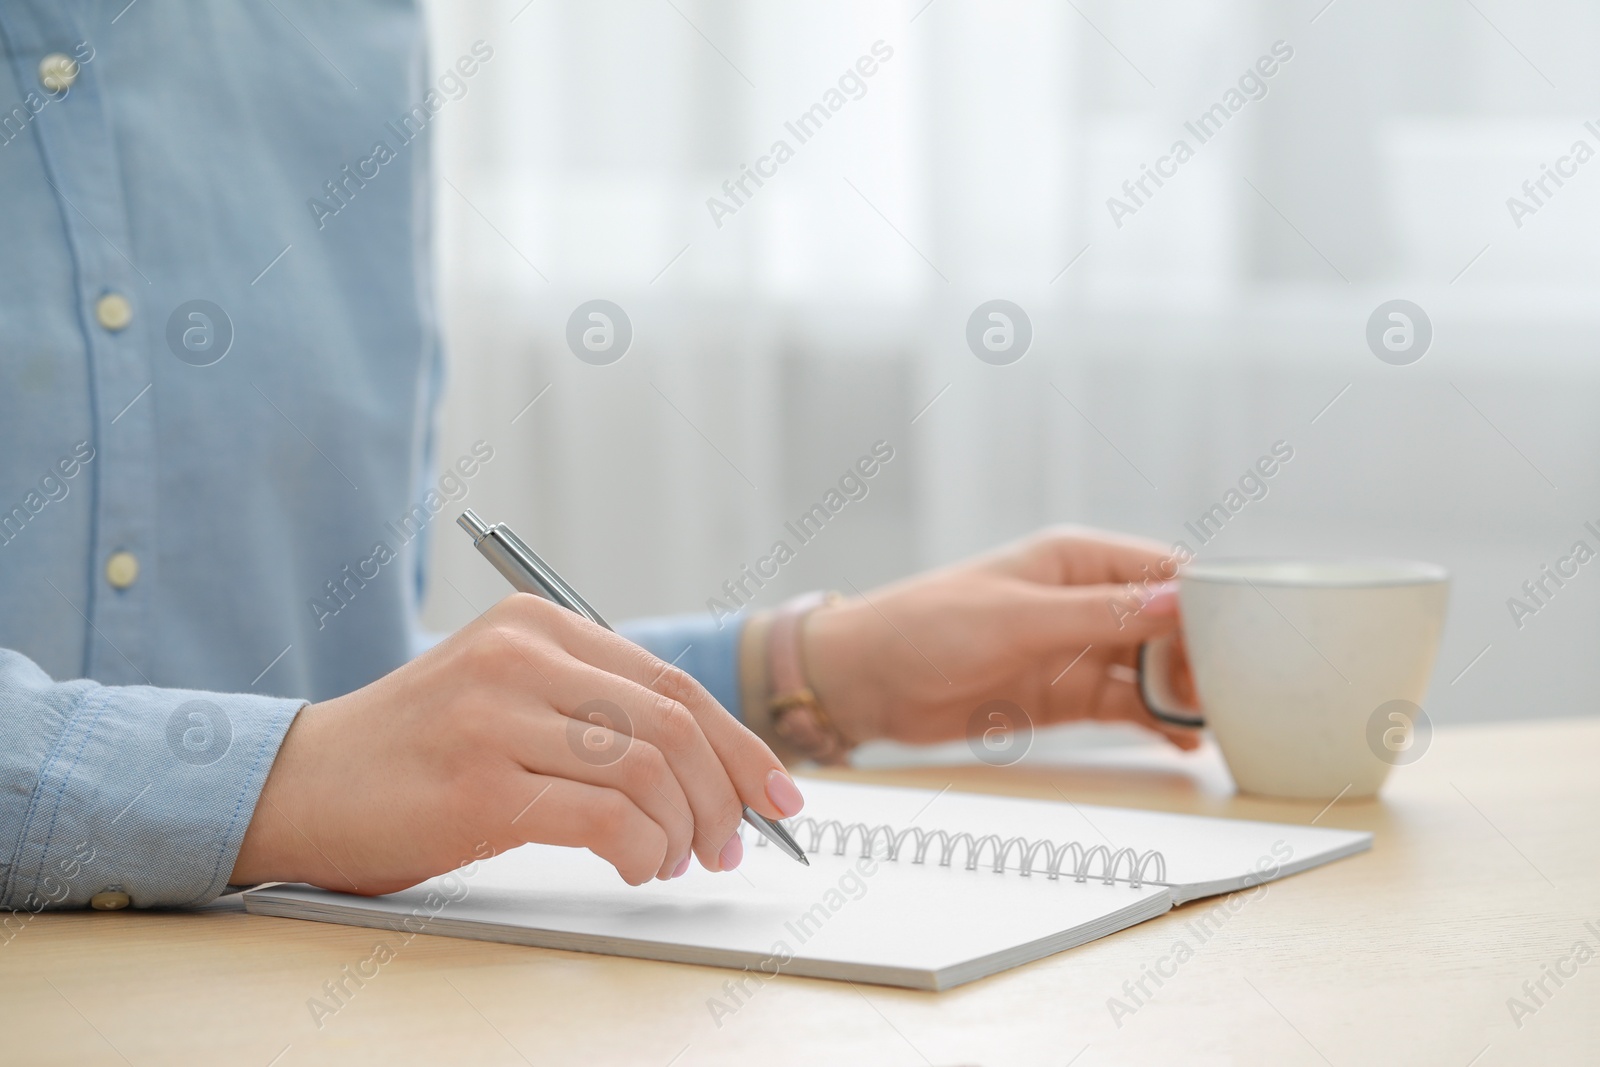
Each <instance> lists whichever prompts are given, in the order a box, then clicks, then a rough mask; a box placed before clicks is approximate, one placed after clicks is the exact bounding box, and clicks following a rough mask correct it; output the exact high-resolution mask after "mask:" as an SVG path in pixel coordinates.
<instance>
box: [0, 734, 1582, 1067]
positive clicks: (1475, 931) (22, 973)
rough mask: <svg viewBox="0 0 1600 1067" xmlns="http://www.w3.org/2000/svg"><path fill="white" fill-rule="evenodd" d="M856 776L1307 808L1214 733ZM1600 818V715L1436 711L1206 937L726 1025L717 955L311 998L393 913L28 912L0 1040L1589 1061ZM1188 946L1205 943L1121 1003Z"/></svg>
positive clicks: (518, 959) (176, 1051)
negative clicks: (1360, 792) (1449, 716)
mask: <svg viewBox="0 0 1600 1067" xmlns="http://www.w3.org/2000/svg"><path fill="white" fill-rule="evenodd" d="M851 773H853V774H854V775H855V776H856V777H859V778H862V779H870V780H878V781H885V782H892V783H897V784H909V785H920V786H927V787H931V788H935V789H937V788H942V787H944V786H945V785H948V784H952V783H953V784H954V787H955V788H957V789H962V790H969V791H980V790H986V791H992V792H1000V793H1012V794H1016V795H1024V796H1035V797H1045V798H1055V797H1057V796H1058V792H1057V791H1058V790H1059V795H1065V796H1066V797H1068V798H1070V799H1072V800H1074V801H1080V802H1087V803H1095V804H1114V805H1123V806H1128V807H1141V808H1159V809H1162V810H1167V811H1185V812H1197V813H1202V814H1210V815H1231V816H1239V817H1244V818H1252V819H1269V820H1275V821H1282V822H1299V823H1304V822H1309V821H1310V820H1311V819H1313V818H1314V817H1316V816H1317V815H1318V809H1319V808H1320V807H1322V805H1321V804H1304V803H1288V802H1274V801H1267V800H1262V799H1258V798H1252V797H1245V796H1236V795H1234V794H1233V793H1232V791H1231V788H1230V786H1229V784H1228V780H1227V777H1226V775H1225V773H1224V772H1223V770H1222V767H1221V763H1220V761H1219V760H1218V757H1217V755H1216V753H1215V752H1214V751H1210V750H1203V751H1202V752H1200V753H1198V754H1196V755H1194V756H1189V757H1182V756H1177V755H1162V754H1159V753H1153V752H1151V751H1148V750H1133V751H1132V752H1131V753H1130V752H1129V751H1128V750H1092V751H1088V752H1086V753H1084V754H1082V755H1081V756H1077V757H1074V758H1073V759H1072V760H1071V761H1070V762H1066V763H1056V764H1052V765H1050V766H1043V765H1039V764H1024V765H1023V766H1020V767H1013V768H1009V769H1005V770H998V769H991V768H984V767H980V768H971V767H961V768H920V769H916V770H895V771H877V772H872V773H870V774H866V773H861V772H851ZM1597 816H1600V720H1566V721H1551V722H1538V723H1532V724H1520V725H1496V726H1482V727H1463V728H1454V729H1439V730H1438V731H1436V733H1435V734H1434V737H1433V741H1432V746H1431V748H1430V749H1429V750H1428V751H1427V753H1426V754H1425V755H1424V756H1423V758H1422V759H1421V760H1419V761H1418V762H1416V763H1415V764H1413V765H1411V766H1406V767H1400V768H1397V769H1396V771H1395V773H1394V775H1393V776H1392V777H1391V779H1390V781H1389V785H1388V786H1387V788H1386V790H1385V792H1384V795H1383V797H1382V798H1381V799H1380V800H1379V801H1369V802H1362V803H1350V802H1344V801H1341V802H1339V803H1337V804H1335V805H1334V806H1333V807H1332V808H1330V809H1329V810H1327V811H1326V812H1325V813H1323V814H1322V815H1321V817H1320V819H1319V820H1318V825H1322V826H1337V827H1346V828H1354V829H1362V830H1371V831H1373V833H1374V834H1375V835H1376V840H1375V842H1374V845H1373V848H1372V851H1371V852H1369V853H1365V854H1363V855H1360V856H1357V857H1354V858H1352V859H1348V860H1343V861H1340V862H1338V863H1335V864H1332V865H1330V866H1328V867H1324V868H1320V869H1317V870H1314V871H1311V872H1309V873H1306V874H1303V875H1300V876H1297V877H1294V878H1290V879H1288V880H1286V881H1284V882H1281V883H1277V884H1274V885H1272V886H1271V887H1269V888H1268V889H1267V890H1266V891H1264V892H1261V893H1259V895H1257V896H1256V897H1254V898H1252V899H1243V898H1236V901H1235V902H1236V904H1237V910H1236V911H1235V912H1233V913H1231V915H1230V916H1229V918H1228V919H1227V922H1226V923H1225V924H1224V925H1223V926H1222V928H1221V929H1220V931H1218V932H1217V933H1215V934H1214V935H1213V936H1211V937H1210V938H1209V940H1207V941H1205V942H1204V943H1203V944H1202V943H1199V942H1198V941H1197V939H1196V938H1195V937H1194V935H1193V934H1192V933H1191V932H1190V927H1189V926H1188V920H1191V919H1193V918H1194V917H1195V916H1196V914H1197V913H1198V912H1199V911H1200V910H1204V909H1209V908H1211V907H1213V906H1214V905H1215V902H1214V901H1213V902H1210V903H1208V902H1198V903H1195V904H1190V905H1187V906H1186V907H1183V908H1180V909H1177V910H1176V911H1173V912H1171V913H1169V914H1168V915H1166V916H1164V917H1162V918H1160V919H1156V920H1154V921H1152V922H1147V923H1144V924H1142V925H1139V926H1136V927H1134V928H1132V929H1129V930H1126V931H1123V932H1121V933H1119V934H1115V935H1113V936H1111V937H1108V938H1105V939H1103V940H1101V941H1097V942H1094V943H1091V944H1089V945H1085V946H1083V947H1081V948H1077V949H1073V950H1071V951H1069V952H1066V953H1062V954H1060V955H1057V956H1054V957H1051V958H1049V959H1046V960H1042V961H1039V962H1037V963H1034V964H1031V965H1029V966H1026V967H1022V968H1019V969H1017V970H1013V971H1009V972H1006V973H1004V974H1000V975H996V976H994V977H992V978H988V979H985V980H982V981H979V982H975V983H972V984H970V985H967V986H963V987H961V988H958V989H955V990H951V991H949V992H945V993H920V992H911V991H906V990H898V989H887V988H880V987H871V986H853V985H850V984H848V983H841V982H828V981H821V980H815V979H804V978H788V977H780V978H778V979H775V980H773V981H771V982H769V983H767V984H766V985H765V986H763V987H761V989H760V991H759V992H758V993H756V994H754V995H753V996H752V997H751V998H750V1000H749V1002H748V1003H747V1004H746V1005H745V1006H744V1007H743V1008H742V1009H741V1010H739V1011H738V1012H737V1013H736V1014H735V1015H733V1016H731V1017H728V1018H724V1019H722V1020H721V1025H720V1026H719V1025H718V1024H717V1022H716V1021H714V1020H713V1017H712V1014H711V1012H710V1010H709V1008H708V1004H707V1002H708V999H709V998H711V997H713V996H720V995H722V984H723V982H724V981H725V980H727V979H728V978H729V977H730V974H731V972H726V971H722V970H718V969H715V968H704V967H689V966H679V965H674V964H665V963H653V962H646V961H640V960H629V959H618V958H612V957H607V956H590V955H585V954H581V953H568V952H554V951H546V950H541V949H532V948H519V947H514V946H510V945H494V944H484V943H479V942H473V941H461V940H454V939H450V938H443V937H429V936H419V937H416V938H415V939H414V940H412V941H410V942H409V943H406V944H403V945H399V946H398V947H397V948H396V949H395V953H394V958H393V959H392V960H391V961H390V962H388V963H387V964H385V965H384V966H382V967H381V968H380V969H379V972H378V974H377V975H376V976H375V977H373V978H372V979H370V980H368V981H367V982H366V983H365V985H364V986H362V987H361V988H360V989H358V990H357V991H356V992H355V994H354V996H352V997H351V998H350V999H349V1001H348V1003H347V1004H346V1005H345V1006H344V1007H343V1008H342V1009H340V1010H339V1011H337V1012H336V1013H335V1014H333V1015H330V1016H326V1017H323V1018H321V1019H316V1018H314V1016H313V1012H312V1011H311V1010H310V1008H309V1007H308V1002H309V1001H310V1000H311V999H312V998H314V997H318V996H320V995H322V987H323V984H324V983H325V982H327V981H329V980H330V979H336V978H338V977H339V975H340V973H341V969H342V968H343V967H344V966H345V965H347V964H349V965H354V964H356V963H358V962H360V961H364V960H367V959H368V958H369V957H371V956H372V955H373V950H374V947H375V945H376V943H377V942H378V941H379V940H383V939H385V938H389V939H390V940H396V941H397V939H396V938H395V936H394V935H385V934H381V933H378V932H376V931H372V930H361V929H353V928H346V927H340V926H331V925H326V924H322V923H313V922H301V921H296V920H291V919H273V918H265V917H259V916H252V915H246V914H244V913H242V912H241V911H238V910H237V909H222V910H210V911H204V912H199V913H191V914H154V913H139V912H131V911H128V912H107V913H87V914H64V915H53V914H45V915H40V916H37V917H35V918H33V919H31V920H29V921H28V922H27V923H26V925H25V926H24V927H23V928H22V929H21V930H20V932H18V933H17V934H16V936H15V937H13V938H12V939H11V940H10V941H9V942H8V943H5V944H3V945H0V1021H3V1026H0V1063H7V1064H9V1063H19V1064H20V1063H26V1064H56V1063H60V1064H74V1065H94V1064H122V1063H131V1064H137V1065H141V1067H142V1065H144V1064H158V1063H159V1064H167V1063H172V1064H180V1063H181V1064H189V1063H194V1064H218V1063H230V1064H250V1065H260V1067H266V1065H268V1064H273V1065H276V1067H296V1065H300V1064H314V1063H315V1064H321V1063H328V1064H332V1063H339V1064H357V1063H381V1064H403V1063H404V1064H408V1063H428V1064H438V1063H473V1064H481V1065H493V1064H521V1063H531V1064H540V1065H543V1064H550V1063H581V1064H585V1065H592V1067H599V1065H602V1064H613V1063H615V1064H641V1065H645V1067H667V1065H669V1064H671V1065H674V1067H695V1065H700V1064H725V1063H757V1064H762V1065H769V1064H791V1063H792V1064H808V1065H811V1064H819V1063H827V1064H832V1063H861V1064H885V1065H893V1064H910V1065H926V1064H937V1065H946V1064H1007V1065H1010V1064H1051V1065H1056V1067H1062V1065H1065V1064H1068V1063H1072V1064H1075V1065H1076V1067H1096V1065H1101V1064H1117V1063H1186V1064H1190V1063H1193V1064H1210V1063H1218V1064H1221V1063H1246V1064H1256V1063H1260V1064H1274V1065H1279V1064H1282V1065H1293V1064H1323V1063H1329V1064H1338V1065H1344V1064H1351V1065H1356V1064H1381V1063H1404V1064H1445V1065H1452V1067H1467V1065H1468V1064H1471V1065H1474V1067H1491V1065H1495V1064H1507V1063H1541V1064H1543V1063H1600V955H1596V956H1595V958H1594V959H1592V960H1591V959H1589V958H1588V956H1587V955H1585V956H1584V960H1585V962H1584V963H1583V964H1581V965H1580V964H1578V963H1577V959H1576V958H1575V957H1571V953H1572V952H1573V948H1574V945H1575V944H1576V943H1578V942H1584V943H1586V944H1587V946H1588V949H1589V950H1590V951H1592V952H1596V953H1600V826H1597V822H1600V819H1597ZM951 918H952V921H960V917H959V916H952V917H951ZM1586 924H1589V925H1586ZM1179 940H1186V941H1188V942H1189V943H1190V947H1191V948H1192V949H1193V955H1192V958H1189V959H1186V960H1185V961H1184V962H1183V963H1182V964H1181V965H1180V966H1178V967H1177V973H1176V974H1175V975H1174V976H1173V977H1171V978H1167V979H1165V980H1164V981H1163V984H1162V985H1161V986H1160V987H1157V986H1155V985H1154V984H1153V983H1152V982H1151V981H1150V980H1149V979H1146V982H1145V985H1146V988H1147V989H1149V990H1151V991H1152V992H1153V996H1151V997H1149V998H1141V999H1143V1000H1144V1002H1143V1003H1142V1004H1140V1005H1138V1006H1137V1007H1135V1008H1134V1010H1133V1011H1132V1012H1131V1014H1129V1013H1127V1012H1122V1013H1118V1017H1115V1018H1114V1016H1113V1012H1112V1010H1111V1008H1110V1006H1109V1004H1108V1002H1109V1001H1110V999H1111V998H1113V997H1117V998H1120V999H1121V1000H1122V1002H1123V1003H1124V1004H1125V1005H1132V1004H1133V1001H1132V1000H1131V999H1130V998H1129V997H1128V995H1127V994H1126V993H1125V992H1124V988H1123V986H1124V982H1129V981H1137V980H1138V979H1139V978H1140V977H1141V975H1143V974H1144V973H1145V970H1146V968H1147V967H1149V966H1150V965H1152V964H1153V963H1155V962H1156V961H1157V960H1158V959H1161V958H1163V957H1167V956H1169V955H1170V954H1171V953H1172V951H1173V948H1174V946H1175V944H1176V942H1177V941H1179ZM1547 967H1551V968H1559V970H1561V971H1566V972H1568V973H1569V975H1570V976H1567V977H1561V978H1560V984H1559V985H1558V984H1557V982H1556V981H1555V980H1554V979H1552V978H1551V977H1548V976H1547V972H1546V968H1547ZM1164 969H1166V970H1169V971H1170V970H1171V969H1172V966H1171V964H1167V965H1164ZM1574 971H1575V973H1572V972H1574ZM1541 979H1542V980H1543V983H1544V990H1545V993H1544V994H1541V993H1540V992H1539V989H1538V985H1537V983H1539V982H1540V981H1541ZM1525 982H1531V983H1534V985H1533V986H1532V994H1533V995H1532V996H1530V995H1529V993H1528V991H1527V990H1525V988H1524V983H1525ZM1511 998H1518V999H1519V1000H1520V1001H1521V1002H1522V1003H1523V1004H1524V1005H1525V1008H1526V1010H1522V1011H1519V1012H1518V1013H1517V1014H1518V1015H1519V1016H1520V1017H1519V1018H1516V1019H1514V1018H1513V1011H1512V1008H1513V1007H1514V1005H1512V1004H1511V1003H1509V1002H1510V1001H1511ZM1534 998H1537V999H1534ZM319 1023H320V1025H319Z"/></svg>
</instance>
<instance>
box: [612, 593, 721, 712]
mask: <svg viewBox="0 0 1600 1067" xmlns="http://www.w3.org/2000/svg"><path fill="white" fill-rule="evenodd" d="M744 623H745V617H744V616H743V615H742V614H741V615H737V616H735V617H734V618H732V619H720V620H715V619H712V618H710V617H708V616H703V615H677V616H672V617H670V618H659V619H634V620H632V621H631V622H626V623H624V624H623V625H622V627H621V628H620V629H619V630H618V632H619V633H620V634H622V636H623V637H626V638H627V639H628V640H630V641H632V642H633V643H634V644H636V645H640V646H642V647H643V648H645V649H646V650H647V651H649V652H650V653H651V654H652V655H654V656H656V657H657V658H658V659H663V660H665V661H667V662H668V663H675V664H677V665H678V666H679V667H682V668H683V669H684V670H686V671H688V672H689V674H691V675H692V676H693V677H694V679H695V680H696V681H698V682H699V683H700V684H701V685H703V686H705V687H706V690H707V691H708V692H709V693H710V694H711V695H712V696H713V697H715V698H716V700H717V703H719V704H721V705H722V706H723V707H725V708H727V709H728V710H729V711H730V712H732V713H733V716H734V718H736V719H739V720H740V721H741V722H742V721H744V709H743V708H742V707H741V706H740V703H741V702H740V700H739V638H740V635H742V634H743V633H744Z"/></svg>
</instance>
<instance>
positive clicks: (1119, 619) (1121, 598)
mask: <svg viewBox="0 0 1600 1067" xmlns="http://www.w3.org/2000/svg"><path fill="white" fill-rule="evenodd" d="M1020 622H1021V625H1022V626H1023V627H1024V628H1025V633H1024V635H1023V636H1024V639H1025V640H1026V641H1027V642H1028V644H1030V645H1032V646H1036V647H1038V648H1039V649H1040V650H1041V651H1044V650H1053V649H1059V648H1061V647H1062V646H1064V645H1082V644H1091V645H1101V646H1116V645H1137V644H1142V643H1143V642H1145V641H1148V640H1150V639H1151V638H1154V637H1160V636H1162V635H1163V634H1167V633H1170V632H1172V631H1173V630H1174V629H1176V628H1177V624H1178V583H1177V582H1158V583H1154V584H1151V585H1145V586H1137V585H1133V584H1123V585H1070V586H1058V587H1055V588H1047V589H1043V590H1041V591H1040V595H1039V596H1038V598H1037V599H1036V601H1035V602H1034V603H1033V604H1032V606H1031V607H1030V608H1029V609H1028V610H1027V611H1025V612H1024V613H1023V617H1022V618H1021V620H1020Z"/></svg>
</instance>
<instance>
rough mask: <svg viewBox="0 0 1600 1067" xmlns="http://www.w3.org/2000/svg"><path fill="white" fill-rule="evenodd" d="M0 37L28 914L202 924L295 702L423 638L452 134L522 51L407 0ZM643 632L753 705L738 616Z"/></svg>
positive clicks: (64, 1) (7, 541)
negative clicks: (478, 81) (442, 38)
mask: <svg viewBox="0 0 1600 1067" xmlns="http://www.w3.org/2000/svg"><path fill="white" fill-rule="evenodd" d="M0 46H3V50H4V56H5V61H6V70H7V72H8V76H6V77H3V78H0V198H3V207H0V261H3V263H4V268H5V277H6V283H5V285H4V286H3V287H0V345H3V346H4V347H3V350H0V907H7V908H13V909H20V910H22V911H24V912H26V911H36V910H39V909H40V908H43V907H71V906H81V905H83V904H84V903H86V902H87V901H88V900H89V899H90V897H91V896H93V895H94V894H96V893H99V892H102V891H105V890H109V889H120V890H121V891H124V892H126V893H128V894H129V895H130V897H131V898H132V902H133V904H134V906H136V907H151V906H172V905H184V904H193V903H198V902H202V901H205V900H207V899H209V898H211V897H213V896H215V895H216V894H217V893H219V892H221V891H222V890H223V889H224V887H225V885H226V883H227V880H228V875H229V872H230V871H231V869H232V867H233V863H234V858H235V856H236V854H237V852H238V849H239V844H240V841H241V840H242V838H243V835H244V830H245V827H246V826H247V825H248V824H249V821H250V817H251V813H252V811H253V810H254V807H255V803H256V800H257V797H258V796H259V793H260V790H261V786H262V783H263V781H264V780H265V778H266V775H267V772H268V771H269V770H270V768H271V766H272V761H273V758H274V756H275V755H276V753H277V750H278V746H279V744H280V742H281V741H282V739H283V736H284V733H285V732H286V731H287V729H288V728H289V725H290V723H291V721H292V720H293V718H294V715H295V713H296V712H297V711H298V710H299V708H301V707H302V706H304V704H305V703H306V702H307V701H312V700H319V699H324V698H328V697H332V696H335V695H338V694H342V693H346V692H349V691H351V690H353V689H355V688H357V687H359V686H362V685H365V684H366V683H368V682H371V681H372V680H373V679H375V678H377V677H379V676H380V675H382V674H384V673H386V672H388V671H391V670H393V669H395V668H396V667H398V666H399V665H400V664H402V663H403V662H404V661H405V660H406V659H407V658H408V657H409V656H410V654H411V653H412V651H413V649H414V647H415V643H414V642H415V637H416V626H415V622H416V615H417V605H418V601H419V599H420V597H421V594H422V589H423V568H422V563H423V559H424V556H425V554H426V547H427V541H428V538H429V537H430V536H431V535H432V534H433V533H434V532H435V528H436V527H438V526H441V525H444V524H445V523H448V522H449V521H450V520H451V518H453V514H454V513H453V511H447V510H446V506H447V504H448V501H447V500H443V499H441V497H440V494H438V493H437V492H432V493H430V490H431V489H432V487H434V486H437V485H438V484H439V479H440V478H441V477H448V476H451V472H449V471H444V472H441V471H439V470H436V469H435V467H434V464H433V462H432V452H433V449H432V437H433V427H434V421H435V419H434V416H435V408H436V406H437V402H438V397H439V392H440V388H441V377H442V369H441V358H440V352H439V344H438V338H437V333H438V331H437V322H436V307H435V303H434V296H433V281H432V262H431V234H430V196H429V181H428V175H429V154H428V145H429V141H430V139H431V132H432V131H431V125H432V122H433V119H434V116H435V115H436V114H437V113H438V112H439V111H440V110H442V108H443V107H444V106H447V105H448V103H449V102H450V100H451V99H453V98H455V97H457V96H459V95H460V94H463V93H465V92H466V91H467V87H468V86H470V84H471V81H472V79H473V77H475V76H477V77H481V76H482V73H483V68H484V67H485V66H488V65H490V64H493V63H496V62H500V63H504V62H508V60H507V59H503V58H499V57H497V55H496V54H495V51H494V48H493V46H492V43H486V42H479V43H478V44H477V45H475V46H473V48H472V49H471V51H469V52H466V53H463V55H462V56H460V57H450V58H449V60H448V61H445V62H443V63H442V64H433V63H431V62H430V60H429V59H428V56H427V52H426V50H425V48H424V41H423V22H422V17H421V14H420V13H419V11H418V10H417V9H416V6H415V5H414V4H413V3H409V2H403V0H341V2H339V3H333V4H328V3H319V2H316V0H273V2H271V3H269V2H267V0H161V2H149V3H140V4H133V5H128V6H126V7H124V6H123V4H122V3H121V2H111V3H95V2H90V0H55V2H47V0H3V2H0ZM476 461H477V462H482V457H481V456H479V457H478V458H477V460H476ZM467 462H468V465H469V466H470V465H471V464H472V462H473V461H472V460H471V459H468V460H467ZM379 544H382V545H384V546H385V548H386V550H387V551H386V552H384V553H381V554H380V553H376V552H375V548H376V546H377V545H379ZM380 556H381V557H382V558H378V557H380ZM627 632H628V633H629V634H630V636H632V637H634V638H635V639H636V640H639V641H640V642H641V643H643V644H644V645H645V646H646V647H647V648H649V649H650V650H651V651H653V652H655V653H656V654H657V655H659V656H661V657H663V658H664V659H669V660H671V659H674V658H678V657H679V656H680V655H681V657H682V658H681V659H679V663H680V665H681V666H684V667H685V668H686V669H688V670H689V671H690V672H691V673H694V674H696V676H697V677H699V678H700V680H701V681H702V682H703V683H705V684H706V686H707V688H709V689H710V690H711V692H712V693H713V695H714V696H716V697H717V698H718V699H719V700H721V701H722V702H723V704H724V705H726V706H728V707H730V708H734V707H735V706H736V691H737V681H736V677H735V653H734V650H735V646H736V643H737V638H738V632H739V628H738V627H737V626H731V627H726V628H724V629H723V630H721V631H717V630H715V629H714V628H713V627H711V626H710V625H709V623H708V622H706V621H694V622H690V621H681V620H680V621H673V620H665V621H656V622H653V623H646V624H641V625H639V626H636V627H634V628H632V629H630V630H628V631H627ZM15 922H16V920H15V919H8V920H7V921H6V923H5V924H3V927H4V928H3V930H0V941H4V940H8V939H9V937H10V936H13V934H14V930H15Z"/></svg>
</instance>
